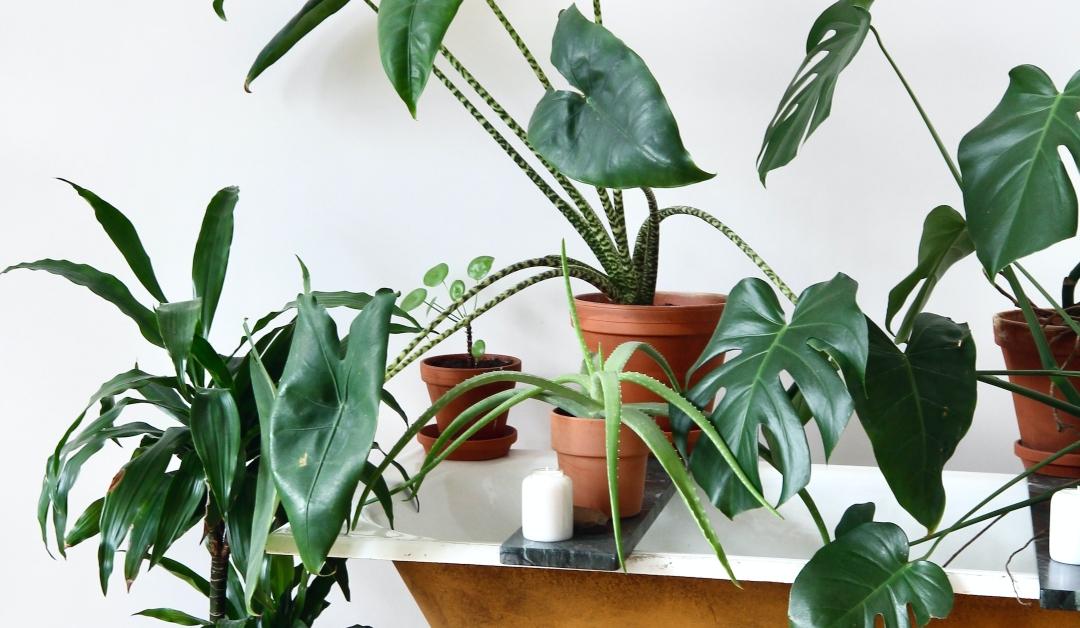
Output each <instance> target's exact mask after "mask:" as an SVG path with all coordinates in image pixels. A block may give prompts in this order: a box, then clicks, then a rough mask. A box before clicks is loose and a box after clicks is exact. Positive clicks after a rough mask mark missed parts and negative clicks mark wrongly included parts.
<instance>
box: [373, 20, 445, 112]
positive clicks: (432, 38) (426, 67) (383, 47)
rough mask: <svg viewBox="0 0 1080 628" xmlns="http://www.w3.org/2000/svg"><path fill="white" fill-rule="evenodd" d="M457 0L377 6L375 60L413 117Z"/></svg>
mask: <svg viewBox="0 0 1080 628" xmlns="http://www.w3.org/2000/svg"><path fill="white" fill-rule="evenodd" d="M460 6H461V0H383V1H382V2H381V3H379V18H378V32H379V57H380V58H382V66H383V70H385V71H386V76H387V78H389V79H390V84H391V85H393V86H394V91H396V92H397V93H398V96H400V97H401V100H403V101H405V105H406V106H407V107H408V108H409V113H411V114H412V116H413V117H414V118H415V117H416V104H417V102H419V100H420V94H421V93H423V91H424V86H425V85H427V82H428V79H429V78H430V77H431V68H432V67H433V66H434V64H435V55H437V54H438V53H439V48H440V47H441V46H442V40H443V37H444V36H445V35H446V31H447V29H449V28H450V22H452V21H454V16H455V15H457V11H458V7H460Z"/></svg>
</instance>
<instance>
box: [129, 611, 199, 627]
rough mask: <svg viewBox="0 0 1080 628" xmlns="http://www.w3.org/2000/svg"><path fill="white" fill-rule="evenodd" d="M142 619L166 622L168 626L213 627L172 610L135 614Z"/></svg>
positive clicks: (192, 616) (181, 612)
mask: <svg viewBox="0 0 1080 628" xmlns="http://www.w3.org/2000/svg"><path fill="white" fill-rule="evenodd" d="M135 614H136V615H140V616H142V617H149V618H151V619H157V620H160V621H164V622H168V623H170V624H177V625H179V626H213V625H214V624H211V623H210V622H208V621H206V620H204V619H199V618H198V617H195V616H194V615H188V614H187V613H185V612H183V611H178V610H176V609H172V608H148V609H146V610H142V611H139V612H138V613H135Z"/></svg>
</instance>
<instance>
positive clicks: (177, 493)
mask: <svg viewBox="0 0 1080 628" xmlns="http://www.w3.org/2000/svg"><path fill="white" fill-rule="evenodd" d="M205 477H206V472H205V471H204V470H203V466H202V461H201V460H200V459H199V457H198V456H192V455H188V456H185V457H184V459H183V460H182V461H181V462H180V468H179V469H177V471H176V474H175V475H173V479H172V482H171V483H170V484H169V492H168V493H166V494H165V504H166V505H167V506H166V509H165V512H164V513H163V514H162V517H161V522H160V523H159V524H158V529H157V533H156V534H155V536H154V550H153V552H151V554H150V566H151V567H153V566H154V565H157V564H158V563H159V562H161V559H162V558H164V557H165V552H166V550H168V549H169V547H171V546H172V544H173V542H175V541H176V540H177V539H179V538H180V536H181V535H182V534H183V533H184V532H185V531H186V530H187V529H188V528H189V527H190V526H191V525H192V521H193V520H194V518H195V516H196V513H197V512H198V511H199V507H200V506H203V504H204V500H205V499H206V482H205V480H204V479H205Z"/></svg>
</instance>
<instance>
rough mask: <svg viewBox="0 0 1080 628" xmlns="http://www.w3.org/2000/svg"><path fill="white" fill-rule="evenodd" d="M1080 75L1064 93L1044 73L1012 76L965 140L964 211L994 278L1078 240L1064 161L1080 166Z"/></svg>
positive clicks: (1028, 70)
mask: <svg viewBox="0 0 1080 628" xmlns="http://www.w3.org/2000/svg"><path fill="white" fill-rule="evenodd" d="M1078 113H1080V72H1078V73H1076V74H1074V75H1073V77H1072V78H1071V79H1069V83H1068V85H1066V86H1065V91H1063V92H1058V90H1057V87H1055V86H1054V82H1053V81H1052V80H1051V79H1050V77H1049V76H1047V75H1046V73H1045V72H1043V71H1042V70H1040V69H1039V68H1037V67H1035V66H1033V65H1021V66H1019V67H1016V68H1013V70H1012V71H1011V72H1009V87H1008V89H1006V90H1005V95H1004V96H1003V97H1002V98H1001V102H999V103H998V105H997V107H995V108H994V110H993V111H992V112H991V113H990V115H989V116H987V117H986V119H985V120H983V121H982V122H980V123H979V125H978V126H976V127H975V128H974V129H972V130H971V131H969V132H968V134H967V135H965V136H964V138H963V139H962V140H960V150H959V153H958V155H957V156H958V158H959V161H960V172H961V174H962V175H963V182H964V183H963V188H964V211H965V213H966V215H967V222H968V230H969V231H970V232H971V239H972V240H974V242H975V253H976V255H978V256H979V261H980V262H982V265H983V267H984V268H985V269H986V271H987V272H988V273H990V275H991V276H993V275H996V274H997V272H998V271H999V270H1001V269H1002V268H1004V267H1006V266H1008V265H1009V264H1011V263H1012V262H1015V261H1016V260H1018V259H1020V258H1022V257H1024V256H1026V255H1029V254H1031V253H1034V252H1036V251H1041V250H1042V249H1045V248H1046V247H1048V246H1050V245H1051V244H1054V243H1056V242H1060V241H1062V240H1065V239H1066V238H1071V237H1072V236H1074V235H1076V220H1077V219H1076V212H1077V205H1076V190H1075V189H1074V188H1073V184H1072V182H1071V181H1070V180H1069V174H1068V172H1066V170H1065V164H1064V163H1062V161H1061V157H1060V156H1059V155H1058V149H1059V148H1060V147H1065V148H1067V149H1068V151H1069V152H1070V153H1071V154H1072V158H1073V160H1074V161H1080V119H1077V114H1078Z"/></svg>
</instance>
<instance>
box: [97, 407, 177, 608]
mask: <svg viewBox="0 0 1080 628" xmlns="http://www.w3.org/2000/svg"><path fill="white" fill-rule="evenodd" d="M188 436H189V435H188V430H187V428H177V427H174V428H170V429H168V430H166V431H165V434H164V435H162V437H161V439H159V440H158V441H157V442H156V443H154V444H153V445H151V446H150V447H147V448H146V449H145V450H144V451H143V452H142V453H141V454H139V455H138V456H137V457H135V458H133V459H132V460H131V461H130V462H128V463H127V464H126V465H124V468H123V469H121V471H120V476H119V480H118V481H116V482H115V485H114V486H113V487H112V488H111V489H110V490H109V492H108V493H107V494H106V495H105V504H104V506H103V507H102V510H101V541H100V544H99V545H98V575H99V578H100V580H101V591H102V592H103V593H105V592H108V589H109V575H110V574H112V568H113V559H114V558H115V556H116V550H117V548H118V547H119V546H120V543H122V542H123V541H124V538H125V537H126V536H127V534H128V529H129V528H131V523H132V521H133V520H134V519H135V517H136V515H137V514H138V512H139V508H141V507H142V505H143V504H144V503H146V502H147V500H149V499H151V498H153V499H163V498H164V497H165V492H166V490H167V486H166V485H165V484H164V483H162V482H161V479H162V477H164V473H165V468H166V466H167V465H168V464H169V459H170V458H171V457H172V456H173V455H174V454H175V453H176V450H177V448H179V447H180V446H182V445H183V444H184V443H185V442H186V440H187V439H188Z"/></svg>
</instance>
